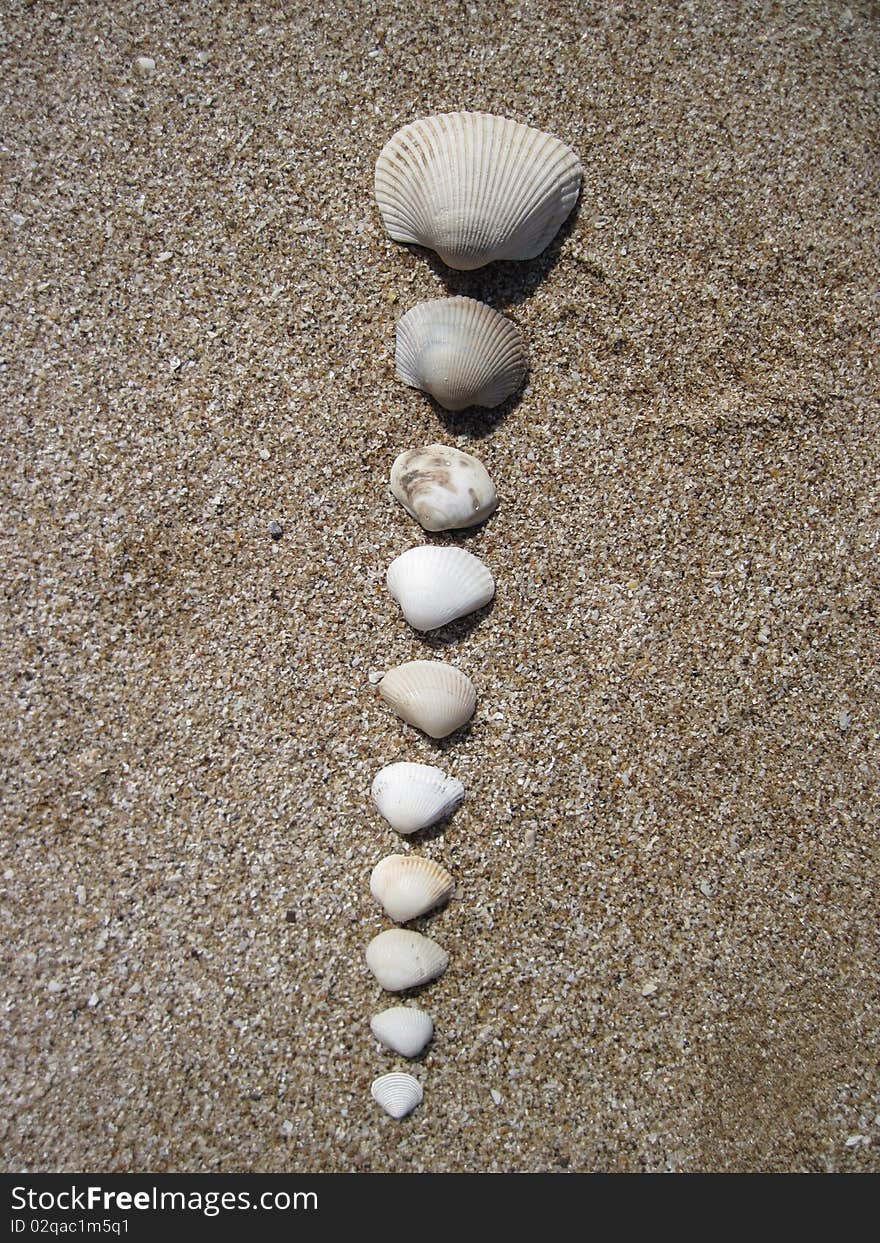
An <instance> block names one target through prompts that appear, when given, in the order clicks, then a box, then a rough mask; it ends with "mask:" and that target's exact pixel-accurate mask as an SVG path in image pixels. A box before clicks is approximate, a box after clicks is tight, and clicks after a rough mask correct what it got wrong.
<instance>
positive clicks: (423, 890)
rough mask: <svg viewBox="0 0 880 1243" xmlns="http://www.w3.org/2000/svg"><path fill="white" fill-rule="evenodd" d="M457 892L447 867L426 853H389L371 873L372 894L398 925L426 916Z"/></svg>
mask: <svg viewBox="0 0 880 1243" xmlns="http://www.w3.org/2000/svg"><path fill="white" fill-rule="evenodd" d="M454 892H455V881H454V880H453V879H452V877H451V876H450V874H449V873H448V872H447V871H446V868H445V867H443V865H442V864H441V863H436V862H435V861H434V860H433V859H426V858H424V856H422V855H387V856H386V857H385V858H384V859H380V860H379V862H378V863H377V864H376V866H375V867H374V868H373V871H372V874H371V875H370V893H371V894H372V895H373V897H374V898H375V899H376V901H377V902H381V903H382V905H383V906H384V908H385V911H386V914H387V915H389V916H390V918H391V919H393V920H394V922H395V923H396V924H405V923H406V922H407V921H408V920H410V919H416V918H418V916H419V915H424V914H425V912H426V911H431V910H433V909H434V907H435V906H440V904H441V903H442V902H446V901H448V899H449V898H451V897H452V894H453V893H454Z"/></svg>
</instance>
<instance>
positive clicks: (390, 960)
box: [367, 928, 449, 993]
mask: <svg viewBox="0 0 880 1243" xmlns="http://www.w3.org/2000/svg"><path fill="white" fill-rule="evenodd" d="M367 966H368V967H369V968H370V970H371V971H372V973H373V975H374V976H375V977H376V979H377V980H378V981H379V983H380V984H381V985H382V987H383V988H384V989H387V990H388V992H389V993H402V992H404V991H405V990H406V989H408V988H418V987H419V985H421V984H427V983H428V981H429V980H436V978H437V976H438V975H442V974H443V972H444V971H445V970H446V968H447V967H448V966H449V955H448V954H447V952H446V950H445V949H443V947H442V946H440V945H438V944H437V942H436V941H432V940H431V938H430V937H423V936H422V934H421V933H420V932H411V931H410V930H409V929H408V928H388V929H387V930H386V931H385V932H380V933H379V935H378V936H377V937H373V939H372V941H371V942H370V944H369V945H368V946H367Z"/></svg>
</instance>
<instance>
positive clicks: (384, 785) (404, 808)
mask: <svg viewBox="0 0 880 1243" xmlns="http://www.w3.org/2000/svg"><path fill="white" fill-rule="evenodd" d="M371 794H372V795H373V801H374V802H375V804H376V806H377V807H378V809H379V811H380V813H381V814H382V815H383V816H384V817H385V819H386V820H387V821H388V823H389V824H390V825H391V827H392V829H394V831H395V832H396V833H400V834H402V835H403V836H407V835H408V834H410V833H418V832H420V831H421V830H422V829H427V828H429V827H430V826H431V825H432V824H436V823H437V821H438V820H445V819H446V817H447V816H449V815H451V814H452V812H453V811H454V810H455V808H456V807H457V806H458V805H459V803H460V802H461V800H462V799H463V798H464V786H463V785H462V784H461V782H460V781H459V780H458V779H457V778H456V777H447V776H446V774H445V773H444V772H443V771H442V770H441V769H439V768H435V767H434V766H433V764H411V763H408V762H407V761H405V760H402V761H400V762H398V763H396V764H386V765H385V767H384V768H380V770H379V771H378V772H377V773H376V776H375V777H374V778H373V785H372V789H371Z"/></svg>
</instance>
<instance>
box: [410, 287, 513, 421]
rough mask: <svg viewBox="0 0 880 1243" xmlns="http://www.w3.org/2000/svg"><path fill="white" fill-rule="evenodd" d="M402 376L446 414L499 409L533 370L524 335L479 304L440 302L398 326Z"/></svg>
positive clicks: (419, 308)
mask: <svg viewBox="0 0 880 1243" xmlns="http://www.w3.org/2000/svg"><path fill="white" fill-rule="evenodd" d="M394 361H395V364H396V367H397V375H398V377H399V379H401V380H403V382H404V384H409V385H410V387H411V388H420V389H422V391H423V392H425V393H430V394H431V396H432V397H433V398H434V399H435V401H438V402H439V403H440V405H441V406H443V407H444V409H446V410H464V409H466V407H468V406H498V405H500V404H501V402H502V401H504V399H505V397H509V396H510V394H511V393H514V392H516V390H517V389H518V388H519V386H520V384H522V381H523V378H524V376H525V374H526V371H527V369H528V365H529V359H528V355H527V353H526V347H525V344H524V342H523V339H522V335H521V333H520V330H519V329H518V328H517V326H516V324H514V323H513V321H512V320H509V319H505V318H504V316H503V315H499V314H498V312H497V311H493V310H492V308H491V307H490V306H486V304H485V303H484V302H477V301H476V300H475V299H474V298H436V299H435V300H434V301H432V302H420V303H419V304H418V306H414V307H413V308H412V310H411V311H407V313H406V315H404V317H403V319H401V320H400V322H399V323H398V325H397V351H396V354H395V358H394Z"/></svg>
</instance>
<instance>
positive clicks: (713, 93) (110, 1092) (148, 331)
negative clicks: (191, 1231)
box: [0, 0, 880, 1171]
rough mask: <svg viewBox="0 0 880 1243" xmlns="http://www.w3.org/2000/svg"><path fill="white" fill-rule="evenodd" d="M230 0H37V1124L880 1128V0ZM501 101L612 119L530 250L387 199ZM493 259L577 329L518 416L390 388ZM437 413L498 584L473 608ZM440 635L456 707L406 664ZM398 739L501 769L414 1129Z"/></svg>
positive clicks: (22, 404)
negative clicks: (421, 600)
mask: <svg viewBox="0 0 880 1243" xmlns="http://www.w3.org/2000/svg"><path fill="white" fill-rule="evenodd" d="M218 7H219V10H220V11H219V13H216V14H212V12H211V6H209V5H206V4H200V3H195V2H193V0H190V2H189V3H177V2H175V3H171V2H170V0H165V2H164V3H163V2H158V0H148V2H147V3H137V4H135V3H133V2H129V0H120V2H118V3H114V4H108V5H95V4H92V3H85V2H77V3H64V4H61V3H56V4H54V5H52V4H43V3H35V4H24V3H14V2H13V3H8V4H6V5H5V6H4V18H3V25H4V28H5V37H4V41H3V53H2V56H3V67H2V105H3V116H2V133H3V153H2V160H3V169H4V172H3V178H2V190H0V234H2V250H3V255H4V256H5V260H4V274H3V285H2V290H3V296H2V316H3V318H2V329H3V337H2V340H3V346H2V349H3V360H4V370H3V371H2V381H0V382H2V384H3V390H4V397H3V408H4V415H3V453H2V471H0V478H2V484H0V486H2V494H0V499H2V509H3V514H4V519H3V524H2V526H3V532H2V544H3V558H4V573H3V591H4V596H5V608H4V613H3V619H2V642H3V661H4V673H5V677H4V680H3V692H2V695H3V709H2V712H3V739H4V743H3V752H4V755H3V759H4V764H3V767H4V771H5V776H4V779H3V781H4V791H3V805H4V821H5V825H6V831H5V834H4V844H3V860H2V887H3V907H2V909H3V920H4V932H3V960H4V961H3V976H4V984H3V992H4V995H5V996H4V1006H3V1017H2V1029H0V1031H2V1066H0V1083H2V1109H0V1119H2V1122H0V1126H2V1162H3V1167H4V1168H6V1169H7V1170H12V1169H21V1170H76V1169H92V1170H101V1171H111V1170H149V1171H163V1170H182V1171H183V1170H185V1171H221V1170H222V1171H236V1170H238V1171H241V1170H253V1171H283V1170H301V1171H355V1170H377V1171H378V1170H396V1171H418V1170H429V1171H448V1170H470V1171H501V1170H509V1171H538V1170H550V1171H560V1170H569V1171H594V1170H603V1171H616V1170H618V1171H626V1170H629V1171H632V1170H651V1171H667V1170H668V1171H694V1170H717V1171H735V1170H779V1171H797V1170H815V1171H824V1170H841V1171H855V1170H869V1169H878V1168H880V1160H878V1153H880V1099H878V1071H877V1067H878V1010H880V1000H878V988H877V973H876V967H877V936H876V933H877V872H878V853H877V829H878V788H877V787H878V746H877V740H878V707H877V690H878V686H877V683H878V672H877V669H878V650H880V648H878V628H877V600H878V596H877V585H878V584H877V549H876V543H877V533H878V521H877V519H878V487H877V482H878V473H877V462H878V456H880V442H878V417H877V416H878V403H877V397H878V394H877V383H876V375H875V371H874V359H875V358H876V350H877V331H876V302H875V301H873V302H872V299H873V298H875V295H876V289H877V275H878V273H877V267H878V265H877V254H878V250H877V244H878V232H880V230H878V221H877V202H878V178H877V163H876V143H877V133H878V129H880V108H878V93H877V85H878V83H877V65H878V63H880V59H878V26H880V23H878V22H877V18H876V12H877V11H876V9H875V8H874V7H873V6H871V5H868V4H862V3H857V2H856V3H849V4H847V5H843V4H838V3H827V4H820V3H812V4H810V3H807V4H799V5H782V4H771V3H766V4H761V3H754V2H751V3H742V4H737V5H730V4H725V3H720V2H719V3H709V2H708V0H695V2H694V3H690V4H671V3H660V4H652V5H650V6H648V5H640V4H638V3H634V2H630V3H624V4H620V5H607V4H604V3H598V2H597V3H576V2H575V0H570V2H568V3H552V4H550V5H549V6H548V5H545V4H533V3H526V2H523V3H515V4H512V5H501V4H482V3H481V4H472V5H468V4H448V5H446V4H437V5H432V6H421V5H418V4H413V5H409V6H406V5H402V4H394V3H392V2H391V0H374V2H373V3H368V4H357V5H354V4H351V5H346V4H343V3H339V2H336V3H329V4H327V5H326V6H324V7H323V8H320V9H319V8H317V7H315V8H314V11H313V12H312V10H313V6H311V5H306V4H293V5H291V4H284V5H282V4H279V3H276V4H267V5H256V4H253V5H250V4H239V3H229V4H224V5H221V6H218ZM547 12H549V15H550V16H549V17H548V16H544V14H545V13H547ZM138 58H150V59H151V60H152V61H153V62H154V65H153V67H152V68H151V67H150V65H149V64H142V65H141V66H138V64H137V61H138ZM457 109H483V110H487V111H491V112H496V113H501V114H504V115H506V116H509V117H513V118H515V119H517V120H520V121H525V122H528V123H530V124H534V125H537V126H540V127H541V128H543V129H546V130H548V131H550V132H551V133H553V134H556V135H558V136H559V137H561V138H563V139H564V140H565V141H566V142H568V143H569V144H571V146H572V147H574V149H575V150H576V151H577V152H578V154H579V155H580V156H581V158H582V160H583V163H584V183H583V191H582V196H581V200H580V204H579V208H578V210H577V211H576V213H575V214H574V215H573V216H572V217H571V219H570V220H569V221H568V222H567V223H566V225H565V226H564V227H563V229H562V230H561V231H560V233H559V235H558V237H557V238H556V240H555V241H554V242H553V243H552V244H551V245H550V247H549V248H548V249H547V251H545V253H544V254H543V255H541V256H540V257H539V258H537V259H535V260H534V261H531V262H529V263H523V264H515V263H503V264H498V265H493V266H492V267H489V268H487V269H484V270H482V271H478V272H475V273H471V274H457V273H451V272H449V271H447V270H446V269H444V268H443V267H442V265H441V264H440V263H439V262H438V261H436V259H434V258H433V256H431V255H430V254H429V253H427V252H425V251H421V250H419V249H418V248H415V247H406V246H401V245H398V244H396V243H394V242H392V241H391V240H390V239H389V237H388V236H387V235H386V233H385V230H384V228H383V226H382V222H381V219H380V217H379V214H378V211H377V209H376V205H375V201H374V199H373V193H372V171H373V164H374V161H375V158H376V155H377V154H378V152H379V150H380V149H381V147H382V145H383V144H384V142H385V141H386V140H387V139H388V138H389V137H390V136H391V134H392V133H393V132H394V131H395V130H396V129H398V128H399V127H400V126H402V125H404V124H406V123H407V122H409V121H412V120H414V119H416V118H417V117H420V116H426V115H429V114H431V113H433V112H442V111H452V110H457ZM447 291H452V292H461V293H467V294H470V295H473V296H477V297H480V298H483V299H484V300H486V301H488V302H490V303H491V304H492V305H494V306H496V307H497V308H498V309H499V310H502V311H503V312H504V313H506V314H508V315H509V316H510V317H511V318H512V319H514V320H515V321H516V323H517V324H518V325H519V326H520V327H521V329H522V331H523V333H524V335H525V337H526V339H527V341H528V344H529V350H530V354H531V372H530V376H529V381H528V385H527V387H526V388H525V389H524V390H523V392H522V393H521V394H520V395H519V397H518V398H517V399H514V400H511V401H509V402H507V403H506V404H505V405H504V406H503V407H501V408H500V409H499V410H496V411H494V412H488V411H483V412H480V411H470V412H468V413H466V414H464V415H449V414H446V413H444V412H443V411H441V410H439V409H438V408H437V407H435V406H434V405H433V404H432V403H431V402H430V401H429V400H428V399H427V398H425V397H424V396H423V395H422V394H421V393H419V392H416V391H415V390H412V389H408V388H406V387H404V386H403V385H402V384H401V383H400V382H399V381H397V380H396V379H395V376H394V366H393V349H394V327H395V323H396V321H397V319H398V317H399V316H400V315H401V314H402V313H403V312H404V311H405V310H406V309H408V308H409V307H410V306H412V305H413V304H414V303H416V302H417V301H419V300H421V299H425V298H431V297H437V296H443V295H445V294H446V292H447ZM435 441H443V442H445V443H448V444H454V445H457V446H459V447H461V448H464V449H467V450H470V451H473V452H475V453H476V454H477V455H478V456H479V457H480V458H481V459H482V460H483V461H484V462H485V464H486V466H487V468H488V469H489V471H490V473H491V475H492V477H493V478H494V480H495V482H496V484H497V486H498V490H499V493H500V496H501V504H500V506H499V509H498V511H497V513H496V515H495V516H494V517H493V518H492V519H491V520H490V521H489V522H488V523H487V524H486V525H485V526H484V527H482V528H480V529H479V530H477V531H475V532H472V533H469V534H465V535H452V536H446V537H441V541H442V540H447V541H448V542H454V543H459V544H461V545H462V546H464V547H466V548H468V549H469V550H470V551H472V552H475V553H477V554H479V555H480V556H481V557H482V558H484V559H485V561H486V562H487V564H489V566H490V567H491V568H492V569H493V571H494V572H495V576H496V579H497V584H498V588H497V596H496V600H495V603H494V606H493V607H492V608H491V609H490V610H487V611H486V612H485V613H483V614H481V615H480V616H479V617H478V618H477V619H476V622H475V623H474V622H473V621H471V622H462V623H457V624H456V625H453V626H452V627H450V628H448V629H447V630H446V631H444V632H440V634H439V635H435V636H433V637H431V638H429V639H426V638H424V637H422V636H420V635H418V634H416V633H415V632H413V631H411V630H410V629H409V628H408V627H407V626H406V624H405V623H404V622H403V620H402V618H401V617H400V615H399V612H398V609H397V607H396V605H395V604H394V602H393V601H392V600H391V599H390V597H389V596H388V594H387V592H386V590H385V586H384V573H385V569H386V567H387V565H388V563H389V562H390V560H391V559H392V558H393V557H394V556H395V555H397V554H398V553H399V552H401V551H402V550H403V549H405V548H406V547H408V546H410V545H412V544H416V543H420V542H422V541H423V539H424V538H426V537H425V536H424V535H423V533H422V531H421V529H420V528H419V527H418V526H417V525H416V524H415V523H414V522H412V520H411V519H409V518H408V517H407V515H406V514H405V512H404V511H403V510H402V509H401V507H400V506H398V505H397V504H396V503H395V502H394V500H393V498H391V496H390V494H389V492H388V488H387V478H388V472H389V468H390V466H391V462H392V461H393V459H394V457H395V456H396V455H397V454H398V453H399V452H400V451H401V450H402V449H405V448H409V447H413V446H416V445H419V444H428V443H431V442H435ZM272 521H277V522H278V523H280V524H281V526H282V527H283V535H282V536H281V538H279V539H273V538H272V537H271V535H270V533H269V530H268V524H269V523H270V522H272ZM432 655H434V656H443V657H445V658H447V659H449V660H451V661H453V662H455V663H456V664H457V665H459V666H460V667H461V668H462V669H463V670H465V672H467V673H468V674H469V675H470V676H471V677H472V679H473V681H474V683H475V685H476V687H477V690H478V696H479V702H478V708H477V713H476V716H475V718H474V721H473V724H472V726H471V728H470V729H469V731H467V732H465V733H464V734H462V735H461V736H456V737H454V738H452V739H450V740H448V741H447V742H444V743H441V744H435V743H432V742H430V741H429V740H428V739H426V738H424V737H422V736H421V735H418V734H417V733H416V732H415V731H414V730H412V729H410V728H409V727H407V726H405V725H403V724H402V723H400V722H399V721H397V720H396V719H395V718H394V717H393V716H392V715H391V713H390V712H389V710H388V709H387V708H386V707H385V705H384V704H383V703H382V701H381V700H380V698H379V695H378V693H377V690H376V687H375V685H374V684H373V683H372V682H371V680H370V674H371V673H372V674H373V675H374V680H375V675H376V674H377V673H379V672H380V671H382V670H386V669H388V668H391V667H392V666H393V665H395V664H397V663H399V662H401V661H404V660H408V659H413V658H418V657H425V656H432ZM397 759H409V760H417V761H424V762H433V763H438V764H439V765H440V766H441V767H444V768H445V769H446V770H447V771H448V772H450V773H452V774H454V775H456V776H458V777H460V778H461V780H462V781H463V782H464V785H465V787H466V791H467V793H466V799H465V802H464V804H463V806H462V807H461V809H460V810H459V812H458V813H457V814H456V815H455V816H454V818H453V819H452V820H450V821H449V823H448V824H447V825H446V826H444V827H443V829H442V830H441V831H437V832H434V833H429V834H428V835H427V837H426V840H424V841H422V842H420V843H417V844H416V848H421V849H422V850H423V851H424V853H426V854H428V855H431V856H432V857H435V858H438V859H440V860H442V861H443V862H444V863H445V864H446V866H447V867H448V868H449V869H450V870H451V871H452V872H453V874H454V875H455V877H456V881H457V884H458V891H457V896H456V898H455V900H454V901H453V902H452V903H451V904H450V905H449V906H448V907H447V908H446V909H445V910H443V911H440V912H438V913H437V914H436V915H434V916H433V917H431V918H428V919H425V920H422V921H419V924H418V926H419V927H422V928H423V929H430V932H431V935H433V936H434V937H436V939H437V940H438V941H440V942H441V943H442V944H443V945H444V946H445V947H446V948H447V949H448V950H449V952H450V955H451V964H450V967H449V970H448V971H447V972H446V974H445V975H444V976H443V977H442V979H440V980H439V981H438V982H437V983H436V984H435V985H432V986H431V987H430V988H429V989H427V990H425V991H424V992H423V993H422V995H421V996H420V998H419V1001H420V1004H422V1005H423V1006H425V1007H426V1008H428V1009H429V1010H430V1012H431V1013H432V1015H433V1016H434V1020H435V1023H436V1029H437V1034H436V1037H435V1040H434V1042H433V1044H432V1045H431V1046H430V1048H429V1049H428V1051H427V1052H426V1054H425V1055H424V1056H423V1058H422V1059H421V1060H420V1061H419V1062H418V1063H416V1065H415V1073H416V1075H417V1076H418V1078H419V1079H420V1080H421V1081H422V1083H423V1085H424V1090H425V1100H424V1104H423V1105H422V1106H421V1108H420V1109H418V1110H417V1112H416V1113H414V1114H413V1115H412V1116H411V1117H410V1118H408V1119H407V1120H405V1121H404V1122H394V1121H392V1120H391V1119H390V1118H387V1117H385V1116H384V1115H383V1114H382V1113H381V1112H380V1111H379V1109H378V1107H377V1106H376V1105H375V1104H374V1102H373V1101H372V1100H371V1099H370V1094H369V1086H370V1083H371V1081H372V1079H373V1078H374V1077H375V1076H377V1075H379V1074H381V1073H384V1072H385V1071H387V1070H390V1069H394V1068H399V1069H405V1068H406V1065H405V1064H404V1063H403V1062H402V1061H401V1059H398V1058H395V1057H394V1056H393V1055H391V1054H389V1053H387V1052H384V1051H381V1050H380V1049H379V1047H378V1046H377V1044H376V1042H375V1041H374V1040H373V1038H372V1037H371V1035H370V1032H369V1027H368V1021H369V1018H370V1016H371V1014H373V1013H375V1012H376V1011H377V1010H379V1009H381V1008H382V1007H383V1006H384V1005H386V1004H389V1003H388V1000H387V998H385V997H383V995H382V993H381V990H380V989H379V987H378V985H376V983H375V981H373V979H372V977H371V976H370V975H369V973H368V971H367V969H366V967H365V965H364V960H363V952H364V947H365V945H366V943H367V942H368V940H369V939H370V938H371V937H372V936H373V935H374V934H375V933H376V932H378V931H379V930H380V929H381V928H383V927H384V926H386V925H387V921H386V920H385V918H384V916H383V915H382V913H381V912H380V911H379V909H378V908H377V907H376V905H375V903H374V902H373V900H372V898H371V897H370V894H369V889H368V878H369V873H370V870H371V868H372V866H373V864H374V863H375V862H376V861H377V860H378V859H379V858H381V857H382V856H383V855H384V854H387V853H389V852H392V851H394V850H397V849H400V847H401V839H399V838H398V837H397V836H396V835H395V834H394V833H392V832H391V831H390V830H389V829H388V827H387V826H386V825H385V824H384V822H383V821H382V820H381V819H380V818H379V816H378V815H377V813H376V812H375V810H374V808H373V807H372V805H371V801H370V797H369V787H370V782H371V780H372V777H373V775H374V773H375V772H376V771H377V770H378V768H380V767H381V766H382V765H384V764H386V763H388V762H390V761H392V760H397ZM493 1093H494V1095H493Z"/></svg>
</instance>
